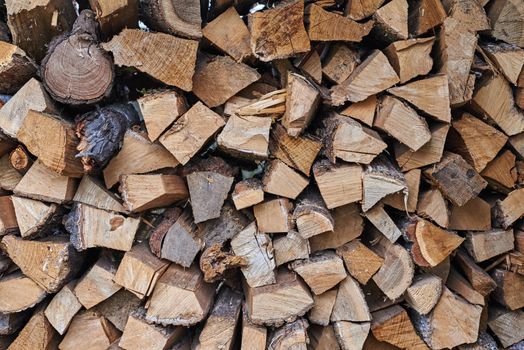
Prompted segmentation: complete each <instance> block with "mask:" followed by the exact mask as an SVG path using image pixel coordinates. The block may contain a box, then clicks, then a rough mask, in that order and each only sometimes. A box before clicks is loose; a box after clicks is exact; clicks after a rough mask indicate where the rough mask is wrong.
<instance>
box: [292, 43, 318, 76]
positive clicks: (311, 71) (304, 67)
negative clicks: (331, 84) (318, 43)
mask: <svg viewBox="0 0 524 350" xmlns="http://www.w3.org/2000/svg"><path fill="white" fill-rule="evenodd" d="M297 63H298V64H297ZM297 63H295V66H296V67H297V68H299V69H300V70H301V71H302V73H304V74H305V75H307V76H308V77H309V78H310V79H311V80H313V81H314V82H315V83H317V84H320V83H321V82H322V62H321V61H320V55H319V54H318V52H317V50H311V51H309V53H307V54H305V55H304V57H303V59H299V61H298V62H297Z"/></svg>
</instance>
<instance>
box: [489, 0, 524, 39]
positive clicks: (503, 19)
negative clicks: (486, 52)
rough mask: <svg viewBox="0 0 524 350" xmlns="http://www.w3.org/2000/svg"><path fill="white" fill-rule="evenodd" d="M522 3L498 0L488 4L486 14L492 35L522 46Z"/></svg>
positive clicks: (512, 0) (513, 0) (523, 8)
mask: <svg viewBox="0 0 524 350" xmlns="http://www.w3.org/2000/svg"><path fill="white" fill-rule="evenodd" d="M523 12H524V4H522V3H521V2H520V1H516V0H498V1H495V2H494V3H493V6H490V8H489V11H488V16H489V19H490V21H491V26H492V31H491V35H493V36H494V37H495V38H497V39H498V40H503V41H505V42H507V43H509V44H513V45H517V46H520V47H524V32H523V30H522V28H523V27H522V13H523Z"/></svg>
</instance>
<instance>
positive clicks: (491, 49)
mask: <svg viewBox="0 0 524 350" xmlns="http://www.w3.org/2000/svg"><path fill="white" fill-rule="evenodd" d="M489 28H490V27H489V26H488V29H489ZM482 49H483V50H484V53H485V54H486V55H487V56H488V57H489V59H490V60H492V61H493V62H494V63H495V64H496V65H497V67H498V69H500V71H501V73H502V74H504V76H505V77H506V79H507V80H508V81H509V82H510V83H512V84H513V85H517V86H519V85H521V84H519V77H520V74H521V72H522V68H523V67H524V50H522V49H521V48H519V47H517V46H514V45H511V44H507V43H504V42H501V43H498V44H491V43H490V44H486V45H484V46H482Z"/></svg>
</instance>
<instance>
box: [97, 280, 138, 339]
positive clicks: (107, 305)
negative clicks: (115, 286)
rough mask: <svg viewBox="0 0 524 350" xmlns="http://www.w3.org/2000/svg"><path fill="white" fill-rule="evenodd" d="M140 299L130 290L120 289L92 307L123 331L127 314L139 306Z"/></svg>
mask: <svg viewBox="0 0 524 350" xmlns="http://www.w3.org/2000/svg"><path fill="white" fill-rule="evenodd" d="M141 303H142V301H141V300H140V299H139V298H137V297H136V295H134V294H133V293H131V292H128V291H127V290H125V289H120V290H119V291H118V292H116V293H115V294H113V295H112V296H111V297H109V298H108V299H106V300H104V301H103V302H101V303H100V304H98V305H96V306H95V307H93V308H92V310H91V311H94V312H96V313H98V314H100V315H102V316H104V317H105V318H107V319H108V320H109V321H110V322H111V323H112V324H113V325H114V326H115V327H116V328H117V329H118V330H119V331H121V332H123V331H124V329H125V327H126V322H127V320H128V318H129V315H130V314H131V313H133V312H134V311H136V310H138V309H139V308H140V305H141Z"/></svg>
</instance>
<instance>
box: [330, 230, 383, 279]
mask: <svg viewBox="0 0 524 350" xmlns="http://www.w3.org/2000/svg"><path fill="white" fill-rule="evenodd" d="M337 254H338V255H340V256H341V257H342V259H344V264H345V266H346V269H347V270H348V272H349V274H350V275H351V276H353V277H354V278H355V279H356V280H357V281H358V282H359V283H360V284H362V285H366V284H367V283H368V281H369V280H370V279H371V277H373V275H374V274H375V273H376V272H377V271H378V270H379V269H380V267H381V266H382V264H383V263H384V259H383V258H382V257H380V256H378V255H377V254H375V253H374V252H373V251H372V250H371V249H369V248H368V247H366V246H365V245H364V244H363V243H362V242H360V240H358V239H355V240H353V241H351V242H348V243H346V244H344V245H343V246H341V247H339V248H338V249H337Z"/></svg>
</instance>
